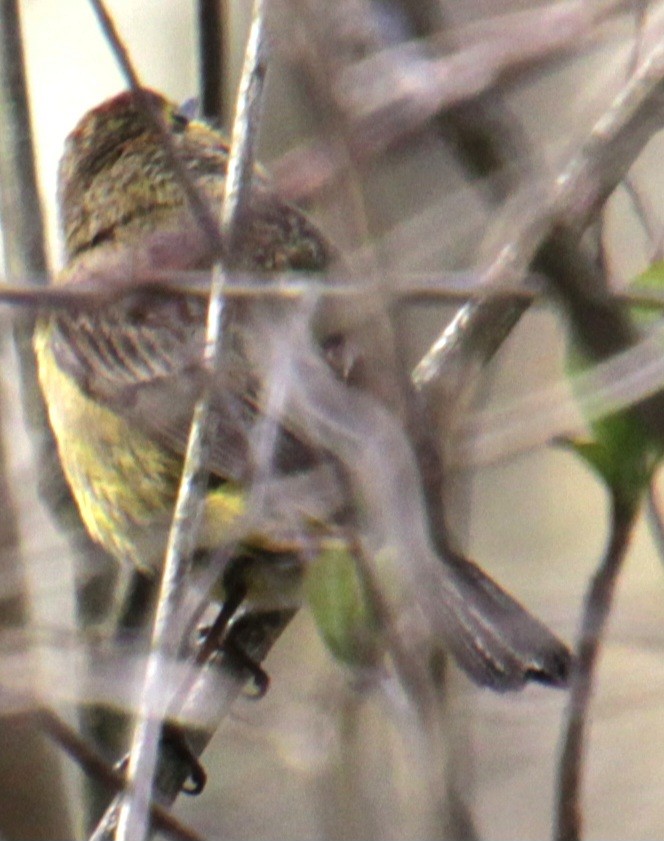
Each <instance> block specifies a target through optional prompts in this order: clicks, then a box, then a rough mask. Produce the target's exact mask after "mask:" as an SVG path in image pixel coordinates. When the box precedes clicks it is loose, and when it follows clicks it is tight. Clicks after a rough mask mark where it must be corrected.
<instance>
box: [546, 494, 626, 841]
mask: <svg viewBox="0 0 664 841" xmlns="http://www.w3.org/2000/svg"><path fill="white" fill-rule="evenodd" d="M637 513H638V506H637V505H634V504H632V503H625V502H623V501H621V500H620V499H619V498H618V495H617V494H615V493H613V494H612V499H611V533H610V536H609V543H608V546H607V549H606V553H605V555H604V559H603V561H602V563H601V565H600V566H599V568H598V570H597V571H596V573H595V575H594V577H593V580H592V582H591V585H590V588H589V590H588V593H587V595H586V599H585V604H584V609H583V617H582V621H581V631H580V634H579V641H578V645H577V658H576V662H575V665H574V668H573V671H572V675H571V686H570V697H569V702H568V706H567V713H566V720H565V724H564V730H563V740H562V750H561V755H560V763H559V766H558V791H557V803H556V815H555V820H556V823H555V828H554V836H553V837H554V839H556V841H578V839H580V838H581V831H582V812H581V805H580V787H581V774H582V771H583V757H584V752H585V743H586V735H587V724H588V710H589V707H590V702H591V700H592V690H593V682H594V678H595V672H596V667H597V660H598V657H599V653H600V649H601V644H602V639H603V636H604V631H605V629H606V623H607V620H608V617H609V613H610V611H611V604H612V600H613V595H614V592H615V587H616V582H617V580H618V575H619V574H620V570H621V568H622V564H623V561H624V559H625V556H626V553H627V549H628V546H629V542H630V538H631V536H632V532H633V529H634V524H635V522H636V516H637Z"/></svg>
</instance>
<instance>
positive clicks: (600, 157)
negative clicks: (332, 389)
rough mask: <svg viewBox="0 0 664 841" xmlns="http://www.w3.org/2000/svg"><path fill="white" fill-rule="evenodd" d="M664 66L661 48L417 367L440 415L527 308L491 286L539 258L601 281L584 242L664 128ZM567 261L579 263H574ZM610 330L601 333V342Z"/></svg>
mask: <svg viewBox="0 0 664 841" xmlns="http://www.w3.org/2000/svg"><path fill="white" fill-rule="evenodd" d="M663 65H664V45H662V44H661V43H659V44H658V45H657V46H656V47H655V48H653V49H652V50H651V52H650V53H649V54H648V55H647V56H646V57H645V59H644V60H643V62H642V63H641V64H640V65H639V68H638V70H637V72H636V73H635V74H634V75H633V76H632V77H631V78H630V79H629V80H628V81H627V82H626V83H625V85H624V86H623V88H622V90H621V91H620V92H619V93H618V95H617V96H616V97H615V98H614V100H613V102H612V103H611V105H610V106H609V108H608V109H607V110H606V111H605V112H604V114H603V115H602V116H601V117H600V119H599V120H597V122H596V123H595V125H594V126H593V128H592V129H591V131H590V133H589V134H588V136H587V138H586V139H585V141H584V142H583V143H581V145H580V148H579V150H578V151H577V152H576V153H575V154H574V155H572V157H571V158H570V159H569V160H568V162H567V164H566V165H564V166H563V167H562V168H561V169H560V170H559V171H558V172H557V173H555V174H554V176H553V177H552V178H551V180H550V184H549V186H548V189H547V190H539V191H538V195H537V196H536V197H532V199H531V200H530V201H528V202H527V206H526V207H525V208H524V209H523V210H522V212H521V213H520V215H519V216H518V218H516V219H514V220H512V222H511V224H510V228H509V234H508V235H507V236H505V237H504V238H503V239H502V240H501V241H500V242H499V244H498V246H497V247H495V248H494V251H493V254H494V256H493V259H492V261H491V263H490V266H489V269H488V270H487V272H486V274H485V276H484V277H485V281H486V285H487V293H488V296H489V297H487V299H486V300H485V301H479V302H471V303H470V304H468V305H467V306H465V307H463V308H462V309H461V310H460V311H459V313H458V314H457V315H456V317H455V318H454V319H453V321H452V322H451V324H449V325H448V327H447V328H446V329H445V331H444V332H443V333H442V334H441V336H440V337H439V338H438V339H437V340H436V342H434V344H433V345H432V346H431V348H430V349H429V351H428V352H427V353H426V354H425V356H424V357H423V358H422V359H421V360H420V362H419V363H418V365H417V366H416V367H415V369H414V371H413V379H414V382H415V383H416V385H417V387H418V388H419V389H420V391H421V392H422V393H423V395H424V398H425V400H426V402H427V404H428V405H430V406H433V407H437V411H438V414H439V415H441V413H445V412H449V410H450V409H449V407H450V406H457V405H458V401H459V399H460V398H461V396H462V395H463V394H464V393H465V391H466V389H468V388H469V386H470V385H472V384H473V382H474V381H475V378H476V374H477V373H478V371H479V370H481V369H482V368H483V367H484V366H485V365H486V364H487V362H488V361H489V360H490V359H491V358H492V356H493V355H494V354H495V352H496V351H497V350H498V348H499V347H500V345H501V344H502V342H503V341H504V339H505V338H506V337H507V335H508V334H509V332H510V331H511V329H512V328H513V327H514V325H515V324H516V323H517V322H518V320H519V319H520V317H521V315H522V314H523V313H524V312H525V310H526V309H527V304H526V303H525V302H523V301H522V300H516V299H515V300H509V299H507V300H505V299H503V298H501V299H498V300H494V299H493V298H491V297H490V292H491V289H492V288H494V289H495V288H499V287H500V286H501V284H503V283H514V281H518V279H519V278H520V277H522V276H523V275H524V273H525V272H526V271H527V270H528V267H529V266H530V265H531V264H532V263H533V261H535V259H536V258H538V259H539V260H540V267H542V266H543V267H544V269H545V272H546V274H549V273H550V272H551V270H553V274H554V275H556V277H557V278H558V280H560V278H561V277H570V275H571V276H573V275H574V269H575V268H579V267H581V268H583V271H584V272H585V273H586V274H588V273H591V274H593V276H594V277H595V278H596V271H595V270H594V269H593V268H592V267H588V265H587V263H586V265H585V267H584V266H582V263H581V261H582V259H583V258H582V257H580V256H579V253H578V238H579V237H580V236H581V233H582V232H583V231H584V230H585V228H586V227H587V226H588V225H589V224H590V222H591V221H592V220H593V219H594V218H595V216H596V214H597V213H598V212H599V210H600V209H601V207H602V205H603V203H604V202H605V201H606V199H607V198H608V196H609V195H610V194H611V193H612V192H613V190H614V189H615V187H616V186H617V185H618V184H619V183H620V182H621V181H622V180H623V179H624V177H625V175H626V174H627V171H628V170H629V168H630V167H631V165H632V163H633V162H634V160H635V159H636V158H637V156H638V155H639V153H640V152H641V150H642V149H643V147H644V146H645V144H646V143H647V142H648V140H649V139H650V138H651V137H652V135H653V134H654V133H655V132H656V131H657V130H658V129H659V128H660V127H661V125H662V123H664V79H663V74H662V71H663ZM558 220H561V221H564V223H565V229H558V231H557V235H556V236H552V232H553V231H554V228H555V225H556V223H557V222H558ZM566 232H572V233H566ZM563 252H564V253H563ZM567 259H570V260H572V264H571V265H570V264H569V263H567V262H566V261H567ZM554 263H556V264H557V265H553V264H554ZM591 288H592V284H591ZM598 294H601V293H598ZM604 302H605V303H606V300H605V301H604ZM591 309H592V308H591ZM613 316H614V319H615V320H617V322H618V323H620V324H621V325H622V330H621V331H620V332H621V333H622V334H623V335H624V334H625V326H626V325H625V319H626V317H625V316H623V315H622V314H620V313H618V315H616V313H615V311H614V312H613ZM596 323H597V322H595V324H596ZM577 326H578V328H579V330H580V331H581V332H582V336H585V337H586V338H587V339H588V341H594V339H595V337H594V336H593V335H590V332H591V326H590V325H588V324H584V322H583V320H582V319H577ZM598 326H599V327H600V328H601V320H600V323H599V325H598ZM627 332H628V333H630V334H631V331H630V330H627ZM606 333H607V331H606V329H605V328H604V329H601V337H602V338H603V337H605V336H606ZM613 339H614V348H613V349H614V350H617V349H620V348H621V347H624V340H623V336H621V335H620V334H619V333H616V335H615V336H614V337H613ZM652 414H653V415H654V414H655V413H654V412H653V413H652Z"/></svg>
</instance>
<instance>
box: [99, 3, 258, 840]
mask: <svg viewBox="0 0 664 841" xmlns="http://www.w3.org/2000/svg"><path fill="white" fill-rule="evenodd" d="M91 2H92V3H93V5H94V8H95V11H96V12H97V15H98V17H99V18H100V21H101V23H102V26H103V28H104V31H105V32H106V35H107V37H108V39H109V42H111V44H112V45H113V48H114V51H115V53H116V55H117V57H118V59H119V61H120V63H121V65H122V67H123V70H124V72H125V75H126V76H127V77H128V79H129V80H130V82H131V85H132V87H133V89H134V90H136V91H137V93H138V94H139V95H140V94H141V91H142V87H141V85H140V82H139V80H138V78H137V76H136V74H135V72H134V70H133V68H132V66H131V63H130V60H129V56H128V54H127V51H126V50H125V48H124V46H123V45H122V43H121V42H120V40H119V38H118V36H117V32H116V31H115V28H114V26H113V23H112V21H111V19H110V18H109V16H108V14H107V12H106V10H105V9H104V7H103V4H102V3H101V0H91ZM264 14H265V10H264V2H263V0H255V3H254V11H253V21H252V28H251V32H250V35H249V41H248V44H247V50H246V55H245V66H244V70H243V75H242V82H241V87H240V94H239V100H238V108H237V113H236V118H235V122H234V126H233V139H232V144H231V151H230V157H229V161H228V170H227V175H226V182H225V189H224V200H223V208H222V222H221V234H220V233H219V231H218V230H217V226H216V222H215V220H214V217H213V215H212V214H211V213H210V211H209V208H208V207H207V205H206V204H205V202H204V201H203V200H202V199H201V197H200V196H199V195H198V192H197V190H196V188H195V186H194V185H193V183H192V182H191V180H190V179H188V178H180V180H181V183H182V184H183V187H185V189H186V190H187V195H188V199H189V201H190V204H191V206H192V209H194V211H195V212H196V215H197V218H198V219H199V222H200V223H201V225H202V226H203V228H204V230H206V232H207V233H208V236H209V239H210V242H211V243H213V244H214V245H215V253H216V254H217V255H221V254H222V253H223V254H224V255H225V256H226V263H227V265H228V267H229V268H233V267H237V266H239V265H240V264H241V259H242V253H241V247H242V233H243V232H242V217H243V215H244V212H245V208H246V205H247V202H248V201H249V194H250V189H251V176H252V173H253V168H254V149H255V141H256V133H257V129H258V122H259V117H260V108H261V95H262V88H263V79H264V76H265V63H264V62H265V58H264V50H265V34H264ZM141 99H143V100H144V101H145V103H146V105H147V104H148V103H149V97H146V96H141ZM139 101H140V100H139ZM147 107H148V110H149V105H147ZM155 128H156V129H158V131H159V134H160V135H166V137H165V138H164V142H165V145H166V147H167V148H171V150H172V144H171V141H170V138H168V137H167V132H166V130H165V127H163V126H161V125H160V121H159V120H156V121H155ZM172 157H173V161H172V163H173V164H174V170H176V171H177V170H181V171H183V168H182V165H181V164H180V162H179V161H178V160H177V155H176V154H175V152H174V150H172ZM222 244H223V247H222ZM224 283H225V276H224V270H222V268H221V266H220V265H218V264H217V265H216V266H215V267H214V269H213V279H212V289H211V294H210V303H209V309H208V321H207V330H206V342H205V349H204V355H203V365H204V367H205V369H206V370H207V371H208V373H210V374H213V373H214V371H215V370H216V369H217V367H218V361H219V356H220V353H221V347H222V339H223V329H222V326H223V320H224V308H223V297H222V291H223V287H224ZM210 381H212V376H211V377H210ZM210 413H211V395H210V393H209V392H206V393H205V394H204V395H203V396H202V398H201V399H200V400H199V402H198V404H197V405H196V408H195V410H194V417H193V421H192V427H191V432H190V436H189V442H188V445H187V451H186V455H185V460H184V466H183V471H182V480H181V484H180V490H179V493H178V498H177V501H176V505H175V511H174V515H173V526H172V528H171V531H170V534H169V539H168V546H167V550H166V559H165V564H164V570H163V575H162V584H161V592H160V597H159V603H158V606H157V614H156V618H155V624H154V630H153V638H152V651H151V655H150V658H149V661H148V667H147V670H146V677H145V684H144V689H143V693H142V700H141V707H140V713H139V720H138V723H137V725H136V730H135V734H134V739H133V742H132V749H131V753H130V760H129V767H128V771H127V775H128V780H129V782H130V785H131V786H132V795H131V797H126V798H124V799H123V802H122V805H121V807H120V812H119V817H118V826H117V832H116V838H117V839H140V838H145V837H146V836H147V834H148V832H149V822H148V821H147V819H146V818H147V816H146V808H147V803H148V802H149V798H150V792H151V789H152V781H153V777H154V771H155V766H156V760H157V746H158V740H159V732H160V729H161V722H160V721H156V720H154V718H153V716H152V715H151V709H152V708H153V700H155V699H156V696H157V695H162V694H163V692H164V687H163V686H162V685H161V682H160V672H161V666H162V664H163V663H164V662H165V660H166V659H168V657H170V656H175V655H176V654H177V648H178V644H177V634H178V631H179V615H178V614H179V609H180V606H181V604H182V596H183V592H184V587H185V585H186V581H187V577H188V573H189V570H190V568H191V563H192V560H193V554H194V551H195V548H196V540H197V533H198V527H199V524H200V521H201V518H202V514H203V504H204V494H205V491H206V488H207V471H206V464H207V463H208V455H209V450H210V447H211V444H212V441H211V429H210V427H211V424H210V423H209V417H210Z"/></svg>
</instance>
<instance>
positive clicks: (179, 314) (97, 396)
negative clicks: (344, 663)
mask: <svg viewBox="0 0 664 841" xmlns="http://www.w3.org/2000/svg"><path fill="white" fill-rule="evenodd" d="M206 308H207V303H206V301H205V299H203V298H198V297H195V296H190V295H184V294H177V293H164V292H157V291H156V290H155V291H153V290H142V291H139V292H136V293H133V294H132V295H130V296H129V297H125V298H123V299H122V300H117V301H115V302H112V303H108V302H107V303H105V304H104V305H103V306H98V307H85V308H75V309H63V310H61V311H58V312H54V313H52V314H51V315H50V322H51V324H50V330H51V346H52V349H53V353H54V355H55V358H56V361H57V363H58V365H59V366H60V368H61V369H62V370H64V371H66V372H67V373H68V374H69V376H70V377H72V378H73V379H74V380H75V381H76V383H77V385H78V386H79V388H80V389H81V390H82V392H83V393H84V394H86V395H87V396H89V397H91V398H93V399H94V400H96V401H97V402H99V403H101V404H103V405H105V406H107V407H109V408H111V409H112V410H113V411H115V412H117V413H118V414H120V415H122V416H123V417H125V418H127V419H128V420H130V421H131V422H132V423H134V424H136V426H137V428H139V429H141V430H142V431H143V432H145V433H146V434H148V435H150V436H151V437H154V438H155V440H158V441H159V442H160V443H162V444H163V445H164V446H165V447H167V448H168V449H170V450H171V451H173V452H175V453H178V454H182V453H183V452H184V450H185V447H186V443H187V438H188V434H189V427H190V424H191V418H192V414H193V409H194V406H195V403H196V401H197V400H198V398H199V397H200V395H201V393H202V391H203V387H204V383H205V376H204V374H203V369H202V366H201V354H202V350H203V343H204V331H205V314H206ZM231 344H232V341H231ZM258 391H259V385H258V383H257V382H256V381H255V378H254V377H253V376H252V374H251V372H250V370H249V367H248V365H247V364H246V362H245V361H244V360H243V359H242V357H241V354H240V352H239V351H236V350H234V349H233V348H232V347H231V348H230V349H229V353H228V354H226V357H225V358H224V360H223V361H222V365H221V370H220V371H219V373H218V378H217V380H216V381H215V384H214V387H213V389H212V405H213V412H212V419H211V422H212V423H213V424H214V425H215V427H216V428H215V429H214V430H213V431H214V436H213V437H214V446H213V451H212V455H211V461H210V463H209V468H210V470H211V472H213V473H214V474H216V475H217V476H218V477H221V478H225V479H236V480H238V481H242V480H245V479H246V478H247V477H248V475H249V474H250V472H251V451H250V436H251V432H252V428H253V426H254V423H255V420H256V417H257V414H258V408H257V406H258ZM274 459H275V468H276V469H279V470H281V471H286V472H292V471H295V470H300V469H304V468H305V467H308V466H311V465H312V463H314V461H315V457H314V454H313V451H312V450H311V448H309V447H307V446H306V445H305V444H304V443H302V442H301V441H299V440H298V439H297V438H296V437H295V436H294V435H293V434H292V433H290V432H288V431H287V430H286V429H284V428H283V427H281V428H280V430H279V434H278V436H277V449H276V452H275V454H274Z"/></svg>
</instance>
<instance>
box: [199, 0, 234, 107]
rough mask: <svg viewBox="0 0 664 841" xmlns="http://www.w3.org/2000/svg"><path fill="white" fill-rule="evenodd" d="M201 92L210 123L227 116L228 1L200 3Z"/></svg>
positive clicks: (214, 0)
mask: <svg viewBox="0 0 664 841" xmlns="http://www.w3.org/2000/svg"><path fill="white" fill-rule="evenodd" d="M197 6H198V50H199V68H200V69H199V85H198V87H199V90H200V95H201V113H202V115H203V117H205V118H207V119H208V120H223V119H224V117H225V116H226V115H225V113H224V111H225V108H226V97H225V95H224V94H225V90H224V81H225V77H224V73H225V72H226V65H227V61H226V55H225V44H226V41H225V37H226V32H225V27H224V23H228V20H227V17H226V19H225V15H224V12H227V11H228V10H227V4H226V0H198V3H197Z"/></svg>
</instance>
